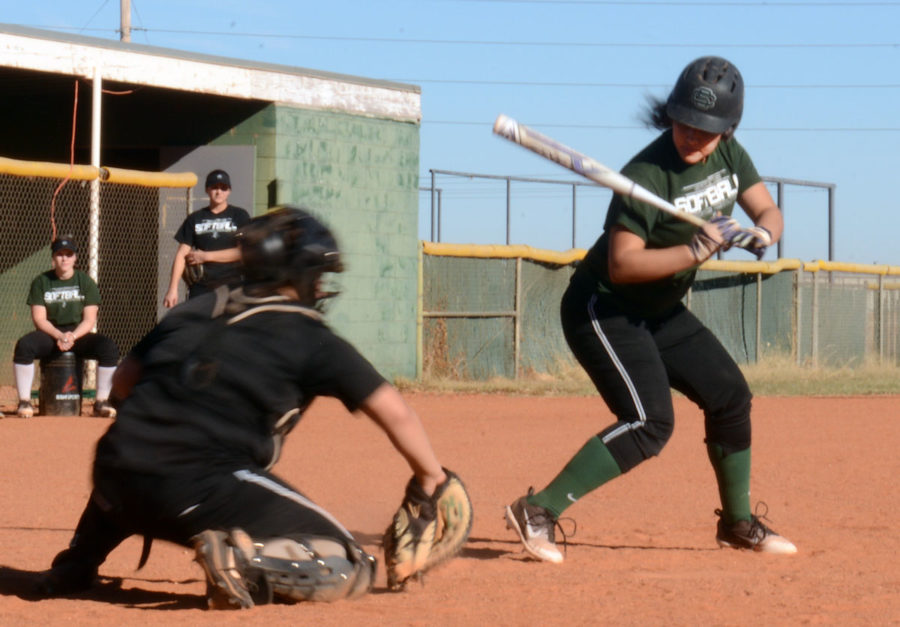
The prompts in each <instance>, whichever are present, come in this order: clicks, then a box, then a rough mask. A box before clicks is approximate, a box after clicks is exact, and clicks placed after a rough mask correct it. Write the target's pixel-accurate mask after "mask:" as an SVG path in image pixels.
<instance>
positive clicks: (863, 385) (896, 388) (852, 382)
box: [396, 357, 900, 396]
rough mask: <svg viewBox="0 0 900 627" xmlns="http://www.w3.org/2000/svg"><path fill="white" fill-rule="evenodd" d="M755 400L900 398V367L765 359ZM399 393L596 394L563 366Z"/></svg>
mask: <svg viewBox="0 0 900 627" xmlns="http://www.w3.org/2000/svg"><path fill="white" fill-rule="evenodd" d="M742 370H743V372H744V376H746V377H747V381H748V382H749V383H750V388H751V389H752V390H753V393H754V395H756V396H850V395H870V394H900V367H898V366H896V365H877V364H865V365H861V366H857V367H854V368H849V367H847V368H813V367H809V366H798V365H797V364H796V363H794V362H793V361H792V360H791V359H790V358H789V357H767V358H765V359H764V360H763V361H761V362H760V363H758V364H749V365H746V366H743V367H742ZM396 383H397V386H398V387H399V388H400V389H401V390H405V391H416V392H430V393H436V394H454V393H463V394H507V395H515V396H585V395H594V394H596V393H597V392H596V390H595V389H594V386H593V384H592V383H591V381H590V379H588V377H587V375H586V374H585V373H584V371H583V370H581V368H579V367H577V366H560V367H558V368H557V369H556V372H555V373H553V374H546V373H528V374H525V375H523V376H521V377H519V378H518V379H507V378H503V377H495V378H492V379H489V380H486V381H471V380H460V379H457V378H450V377H437V376H427V375H426V376H423V377H422V378H421V379H420V380H417V381H412V380H409V379H399V380H397V381H396Z"/></svg>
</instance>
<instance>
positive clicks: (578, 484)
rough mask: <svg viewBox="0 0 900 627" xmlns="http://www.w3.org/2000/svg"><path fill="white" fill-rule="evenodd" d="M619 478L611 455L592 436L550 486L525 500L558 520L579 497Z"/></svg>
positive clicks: (616, 466)
mask: <svg viewBox="0 0 900 627" xmlns="http://www.w3.org/2000/svg"><path fill="white" fill-rule="evenodd" d="M621 474H622V471H621V470H620V469H619V465H618V464H617V463H616V460H615V459H613V456H612V453H610V452H609V449H608V448H606V445H605V444H604V443H603V442H602V441H601V440H600V438H599V437H597V436H594V437H592V438H591V439H590V440H588V441H587V442H586V443H585V444H584V446H582V447H581V450H579V451H578V452H577V453H575V456H574V457H573V458H572V459H571V460H569V463H568V464H566V466H565V468H563V469H562V471H560V473H559V474H558V475H557V476H556V478H555V479H554V480H553V481H551V482H550V484H549V485H548V486H547V487H546V488H544V489H543V490H541V491H540V492H538V493H537V494H535V495H533V496H532V497H531V498H529V499H528V502H529V503H531V504H532V505H540V506H541V507H543V508H545V509H548V510H550V512H551V513H552V514H553V515H554V516H556V517H559V515H560V514H562V513H563V510H565V509H566V508H567V507H569V506H570V505H571V504H572V503H574V502H575V501H577V500H578V499H580V498H581V497H582V496H584V495H585V494H587V493H588V492H590V491H591V490H594V489H596V488H599V487H600V486H601V485H603V484H604V483H606V482H607V481H609V480H610V479H615V478H616V477H618V476H619V475H621Z"/></svg>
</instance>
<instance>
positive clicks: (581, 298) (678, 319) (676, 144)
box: [506, 57, 797, 563]
mask: <svg viewBox="0 0 900 627" xmlns="http://www.w3.org/2000/svg"><path fill="white" fill-rule="evenodd" d="M743 98H744V83H743V79H742V78H741V75H740V73H739V72H738V70H737V68H736V67H735V66H734V65H732V64H731V63H729V62H728V61H726V60H725V59H721V58H718V57H703V58H700V59H697V60H695V61H693V62H692V63H690V65H688V66H687V67H686V68H685V69H684V71H683V72H682V74H681V75H680V77H679V78H678V81H677V83H676V84H675V87H674V89H673V90H672V92H671V94H670V95H669V97H668V100H667V101H666V102H662V101H654V102H651V109H650V111H649V122H650V123H651V124H652V125H653V126H655V127H656V128H659V129H661V130H663V133H662V134H661V135H660V136H659V137H658V138H657V139H656V140H655V141H653V142H652V143H651V144H650V145H649V146H647V147H646V148H644V150H642V151H641V152H640V153H638V155H637V156H635V157H634V158H633V159H632V160H631V161H630V162H629V163H628V164H627V165H626V166H625V168H624V169H623V170H622V172H623V174H625V175H626V176H628V177H629V178H630V179H631V180H633V181H635V182H636V183H637V184H639V185H642V186H644V187H646V188H647V189H649V190H650V191H652V192H654V193H656V194H657V195H659V196H661V197H662V198H664V199H666V200H669V201H670V202H672V203H673V204H674V205H675V206H676V207H684V208H685V210H687V211H690V212H692V213H695V214H696V215H698V216H700V217H701V218H704V219H705V220H710V222H709V223H708V224H707V225H705V226H704V227H703V228H702V229H698V228H697V227H696V226H693V225H690V224H688V223H686V222H683V221H680V220H678V219H676V218H674V217H672V216H671V215H669V214H666V213H663V212H662V211H659V210H658V209H655V208H654V207H651V206H650V205H647V204H645V203H642V202H639V201H637V200H634V199H631V198H623V197H622V196H619V195H615V196H614V197H613V199H612V201H611V202H610V206H609V211H608V213H607V216H606V222H605V225H604V232H603V234H602V235H601V236H600V238H599V239H598V240H597V242H596V243H595V244H594V246H593V247H592V248H591V249H590V250H589V251H588V253H587V255H586V257H585V258H584V261H583V262H582V263H580V264H579V265H578V267H577V269H576V270H575V273H574V275H573V276H572V279H571V282H570V284H569V287H568V289H567V290H566V292H565V294H564V296H563V299H562V304H561V318H562V325H563V331H564V333H565V336H566V341H567V342H568V344H569V347H570V348H571V349H572V352H573V353H574V354H575V357H576V358H577V359H578V361H579V363H580V364H581V365H582V367H583V368H584V369H585V370H586V371H587V373H588V374H589V375H590V377H591V380H592V381H593V383H594V385H595V386H596V387H597V390H598V391H599V392H600V395H601V396H602V397H603V400H604V401H606V403H607V405H608V406H609V408H610V409H611V410H612V412H613V413H614V414H615V415H616V418H617V421H616V422H615V423H614V424H612V425H610V426H609V427H607V428H606V429H604V430H603V431H601V432H600V433H599V434H597V435H596V436H594V437H591V438H590V439H589V440H588V441H587V442H586V443H585V444H584V446H582V448H581V449H580V450H579V451H578V452H577V453H576V454H575V456H574V457H572V459H571V460H570V461H569V462H568V464H567V465H566V466H565V467H564V468H563V469H562V471H561V472H560V473H559V474H558V475H557V477H556V478H555V479H553V481H551V482H550V484H549V485H548V486H547V487H546V488H544V489H543V490H542V491H540V492H537V493H534V492H533V490H529V492H528V494H527V495H526V496H523V497H521V498H519V499H517V500H516V501H514V502H513V503H512V505H510V506H508V507H507V508H506V519H507V524H508V525H509V527H510V528H511V529H513V530H515V531H516V532H517V533H518V535H519V537H520V539H521V540H522V542H523V544H524V545H525V549H526V551H527V552H528V553H529V554H531V555H532V556H534V557H536V558H538V559H541V560H546V561H550V562H556V563H559V562H562V561H563V555H562V553H561V552H560V551H559V549H558V547H557V546H556V544H555V538H554V528H555V525H556V521H557V519H558V517H559V516H560V514H562V512H563V511H564V510H565V509H566V508H567V507H569V506H570V505H572V504H573V503H575V502H576V501H578V499H580V498H581V497H583V496H584V495H586V494H588V493H589V492H591V491H593V490H595V489H597V488H598V487H600V486H601V485H603V484H604V483H606V482H607V481H609V480H611V479H614V478H615V477H618V476H619V475H621V474H622V473H625V472H628V471H629V470H631V469H632V468H634V467H635V466H637V465H638V464H640V463H641V462H642V461H644V460H645V459H647V458H648V457H651V456H654V455H657V454H658V453H659V452H660V450H661V449H662V447H663V446H664V445H665V443H666V441H667V440H668V439H669V436H670V435H671V434H672V429H673V426H674V412H673V407H672V397H671V392H670V387H671V388H675V389H676V390H678V391H680V392H682V393H683V394H684V395H685V396H687V397H688V398H689V399H691V400H692V401H694V402H695V403H697V405H699V406H700V407H701V408H702V409H703V412H704V415H705V430H706V447H707V451H708V454H709V460H710V462H711V463H712V466H713V469H714V470H715V476H716V480H717V482H718V487H719V496H720V500H721V505H722V508H721V509H720V510H716V513H717V515H718V516H719V521H718V527H717V532H716V540H717V541H718V543H719V545H720V546H723V547H732V548H743V549H753V550H756V551H763V552H767V553H795V552H796V550H797V549H796V547H794V545H793V544H792V543H791V542H789V541H788V540H786V539H785V538H783V537H781V536H780V535H778V534H776V533H774V532H773V531H772V530H771V529H769V528H768V527H767V526H766V525H764V524H763V523H762V521H761V520H760V518H759V517H757V516H756V515H754V513H753V512H752V511H751V507H750V399H751V394H750V390H749V388H748V386H747V383H746V381H745V380H744V377H743V374H742V373H741V371H740V370H739V369H738V366H737V365H736V364H735V362H734V360H733V359H732V358H731V357H730V356H729V354H728V353H727V352H726V350H725V349H724V348H723V347H722V345H721V344H720V343H719V341H718V340H717V339H716V337H715V336H714V335H713V334H712V333H711V332H710V331H709V329H707V328H706V327H705V326H704V325H703V324H702V323H701V322H700V321H699V320H698V319H697V318H696V317H695V316H694V315H693V314H692V313H691V312H690V311H688V310H687V309H686V308H685V307H684V305H683V304H682V303H681V299H682V297H683V296H684V295H685V294H686V292H687V290H688V288H689V287H690V286H691V284H692V282H693V280H694V276H695V274H696V271H697V267H698V266H699V264H701V263H702V262H703V261H705V260H706V259H708V258H709V257H710V256H712V255H713V254H714V253H715V252H716V251H717V250H719V249H720V248H723V247H727V246H730V245H737V246H741V247H744V248H747V249H748V250H751V251H754V252H757V253H760V256H761V253H762V251H764V250H765V248H766V247H768V246H770V245H771V244H772V243H773V242H775V241H777V240H778V238H779V237H780V236H781V232H782V228H783V223H782V217H781V212H780V211H779V209H778V207H777V206H776V205H775V203H774V202H773V200H772V197H771V195H770V194H769V192H768V190H767V189H766V186H765V184H764V183H763V182H762V181H761V179H760V177H759V175H758V174H757V171H756V168H755V167H754V165H753V162H752V161H751V160H750V157H749V156H748V155H747V153H746V152H745V151H744V148H743V147H742V146H741V145H740V144H739V143H738V142H737V140H735V139H734V137H733V135H734V132H735V129H736V128H737V126H738V122H740V119H741V114H742V111H743ZM735 202H737V203H738V204H739V205H740V206H741V207H742V208H743V210H744V212H745V213H746V214H747V215H748V216H749V217H750V219H751V220H752V221H753V223H754V226H753V227H751V228H748V229H740V228H739V227H738V225H737V222H736V221H735V220H733V219H732V218H731V217H730V216H731V212H732V209H733V208H734V204H735ZM763 515H764V512H763Z"/></svg>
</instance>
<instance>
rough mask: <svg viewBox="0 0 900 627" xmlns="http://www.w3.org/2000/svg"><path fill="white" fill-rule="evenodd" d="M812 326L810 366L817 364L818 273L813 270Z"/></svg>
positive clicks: (814, 366)
mask: <svg viewBox="0 0 900 627" xmlns="http://www.w3.org/2000/svg"><path fill="white" fill-rule="evenodd" d="M812 280H813V283H812V327H811V328H810V338H811V340H810V342H811V346H810V351H811V359H812V366H813V368H816V367H817V366H818V365H819V273H818V271H814V272H813V275H812Z"/></svg>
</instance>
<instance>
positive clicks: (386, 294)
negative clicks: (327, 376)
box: [211, 104, 419, 378]
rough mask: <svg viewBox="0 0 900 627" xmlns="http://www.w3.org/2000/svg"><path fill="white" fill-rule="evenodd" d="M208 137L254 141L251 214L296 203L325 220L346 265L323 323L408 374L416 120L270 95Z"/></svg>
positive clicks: (412, 365) (381, 364) (378, 362)
mask: <svg viewBox="0 0 900 627" xmlns="http://www.w3.org/2000/svg"><path fill="white" fill-rule="evenodd" d="M211 143H212V145H254V146H256V164H255V165H256V167H255V199H254V213H256V214H259V213H262V212H264V211H265V210H266V209H267V208H268V207H271V206H274V205H277V204H296V205H301V206H304V207H307V208H308V209H310V210H311V211H312V212H313V213H314V214H316V215H317V216H319V217H320V218H322V220H323V221H324V222H326V223H327V224H328V225H329V226H330V227H331V228H332V230H333V231H334V232H335V234H336V236H337V238H338V242H339V244H340V246H341V248H342V250H343V251H344V253H345V260H346V263H345V265H346V267H347V270H346V271H345V272H344V273H343V275H341V277H340V281H341V284H342V292H343V293H342V294H341V296H340V297H339V298H337V299H336V300H335V301H334V302H333V303H331V304H330V308H329V311H328V320H329V323H330V324H331V325H332V327H334V328H335V329H336V330H337V331H338V333H340V334H341V335H342V336H344V337H345V338H346V339H348V340H349V341H350V342H352V343H353V344H354V345H355V346H356V347H357V348H358V349H359V350H360V351H361V352H362V353H363V354H364V355H365V356H366V357H367V358H368V359H369V360H370V361H371V362H372V363H373V364H374V365H375V367H376V368H378V370H379V371H380V372H381V373H382V374H383V375H385V376H386V377H388V378H395V377H398V376H401V377H408V378H413V377H415V375H416V286H417V276H418V275H417V272H418V269H417V263H418V261H417V260H418V240H417V226H416V225H417V219H418V210H417V203H418V192H417V188H418V168H419V126H418V124H415V123H412V122H401V121H392V120H385V119H377V118H369V117H362V116H356V115H351V114H346V113H338V112H329V111H314V110H306V109H301V108H297V107H291V106H285V105H279V104H272V105H270V106H268V107H266V108H265V109H263V110H262V111H260V112H258V113H256V114H254V115H252V116H251V117H249V118H248V119H246V120H245V121H244V122H241V123H240V124H238V125H237V126H235V127H234V128H233V129H231V130H230V131H229V132H228V133H226V134H224V135H222V136H220V137H219V138H217V139H216V140H214V141H213V142H211Z"/></svg>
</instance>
